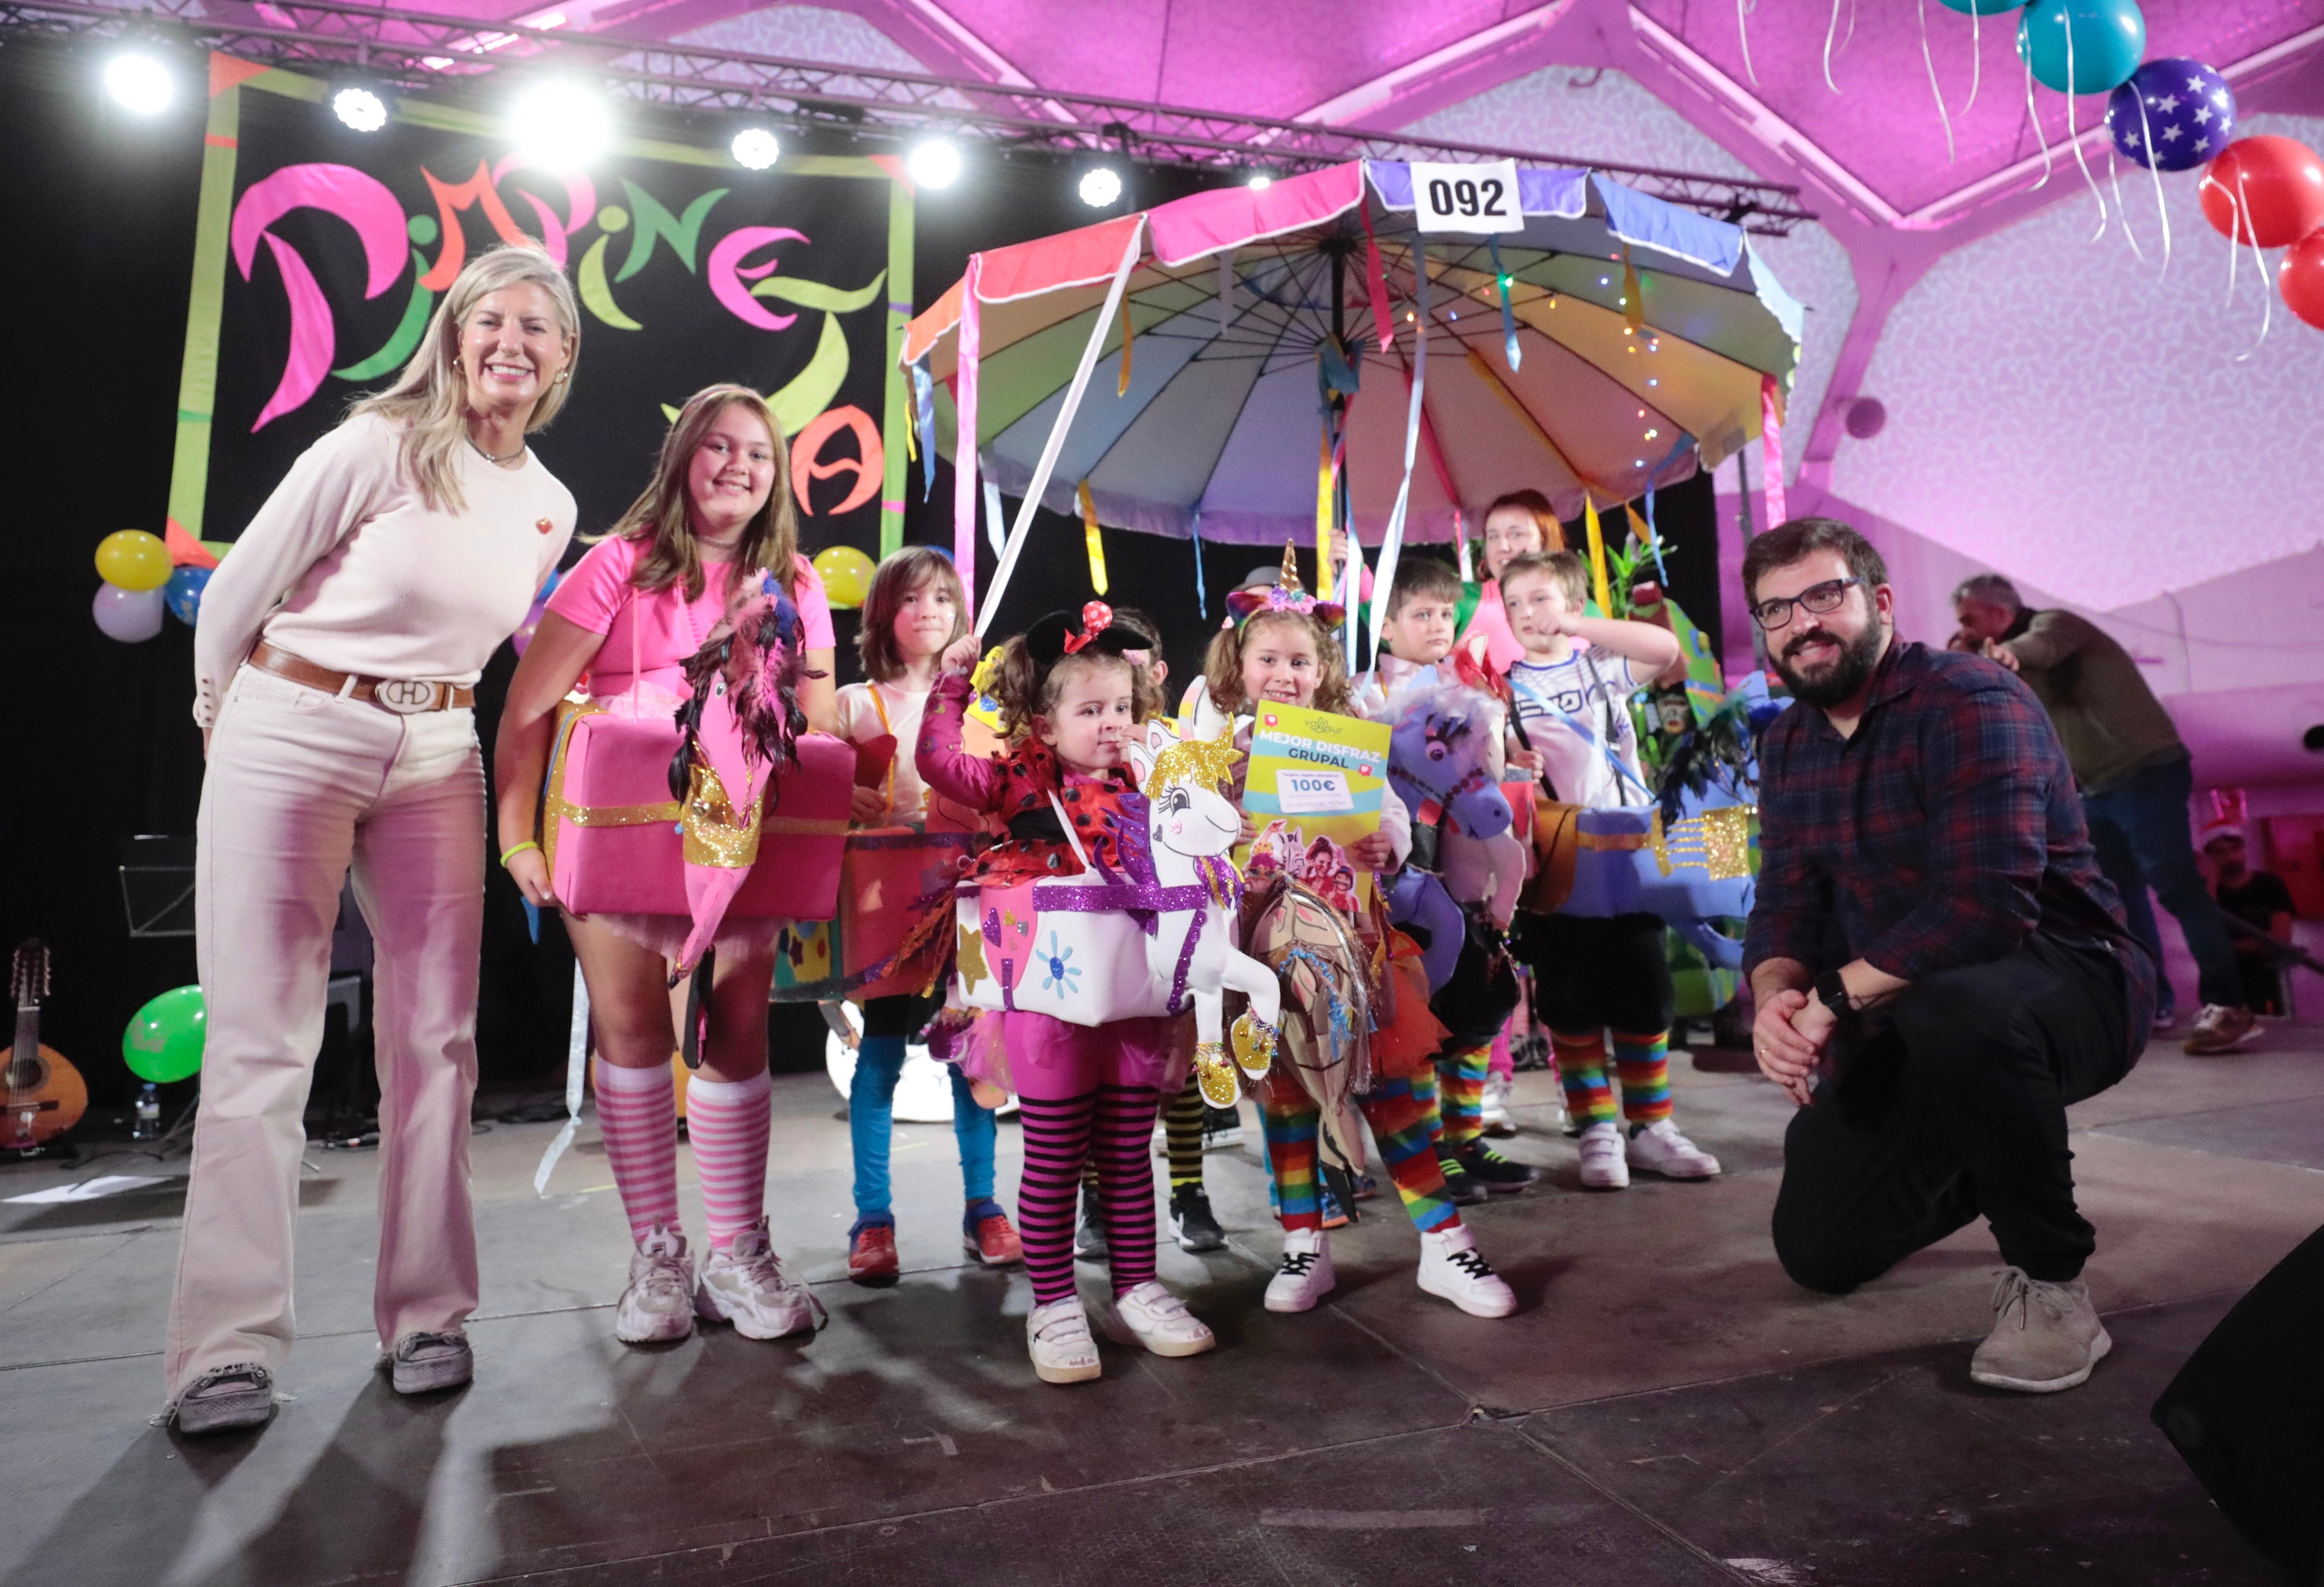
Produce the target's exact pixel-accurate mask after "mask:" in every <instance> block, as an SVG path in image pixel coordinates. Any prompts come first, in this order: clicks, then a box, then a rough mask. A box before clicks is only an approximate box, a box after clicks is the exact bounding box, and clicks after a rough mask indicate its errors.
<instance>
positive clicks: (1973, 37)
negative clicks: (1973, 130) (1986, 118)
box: [1960, 5, 1985, 116]
mask: <svg viewBox="0 0 2324 1587" xmlns="http://www.w3.org/2000/svg"><path fill="white" fill-rule="evenodd" d="M1984 76H1985V12H1984V10H1983V9H1982V8H1981V7H1978V6H1975V5H1972V6H1970V7H1969V102H1968V103H1967V104H1965V105H1963V106H1961V107H1960V113H1961V114H1962V115H1964V116H1966V115H1968V114H1969V110H1970V109H1971V107H1972V106H1975V105H1976V104H1977V85H1978V81H1979V80H1980V79H1981V78H1983V77H1984Z"/></svg>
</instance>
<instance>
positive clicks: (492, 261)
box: [347, 243, 581, 512]
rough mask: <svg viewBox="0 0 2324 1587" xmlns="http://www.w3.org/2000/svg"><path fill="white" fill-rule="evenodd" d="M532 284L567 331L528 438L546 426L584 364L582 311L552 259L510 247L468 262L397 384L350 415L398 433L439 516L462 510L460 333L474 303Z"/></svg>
mask: <svg viewBox="0 0 2324 1587" xmlns="http://www.w3.org/2000/svg"><path fill="white" fill-rule="evenodd" d="M527 282H530V283H531V284H532V285H534V286H537V287H539V289H540V290H541V291H544V292H546V293H548V294H549V306H550V307H551V308H552V309H555V310H556V311H557V322H558V329H560V330H562V331H563V332H564V333H565V347H566V355H565V367H564V368H563V369H561V370H559V371H558V374H557V377H556V378H555V379H553V380H551V381H550V382H549V387H548V390H546V391H544V392H541V394H540V400H539V401H536V402H535V403H534V404H533V405H532V413H531V415H530V417H529V418H528V419H526V420H525V422H524V429H525V433H526V434H527V435H530V434H531V433H532V432H533V431H534V430H537V429H541V428H543V427H544V426H546V425H547V424H548V423H549V420H552V419H554V418H556V417H557V412H558V409H560V408H562V407H564V406H565V398H566V394H567V392H570V391H572V389H573V371H574V369H575V368H576V366H577V365H578V364H579V363H580V361H581V307H580V305H579V304H578V303H576V302H575V301H574V300H573V287H572V284H571V283H570V282H568V281H567V280H566V279H565V272H563V271H561V270H559V269H558V268H557V261H555V260H554V259H551V258H550V257H549V255H548V254H547V253H546V252H544V251H543V250H541V249H539V248H538V247H534V246H531V245H518V244H513V243H512V244H509V245H506V246H503V247H498V248H494V249H492V250H491V251H489V252H487V253H484V254H478V255H476V257H475V258H474V259H471V260H470V261H468V263H467V266H466V268H465V269H464V270H462V271H461V272H460V274H459V277H458V279H457V280H455V281H453V282H452V290H451V291H448V292H447V293H445V294H444V300H443V301H442V302H441V303H438V305H437V306H436V313H435V315H434V316H433V317H432V318H430V319H429V321H428V333H427V335H425V336H423V337H420V350H419V351H418V352H416V353H414V354H412V355H411V362H410V363H409V364H405V365H404V366H403V373H402V374H399V375H397V376H396V377H395V383H394V384H393V385H392V386H390V387H388V388H387V390H385V391H383V392H377V393H375V394H374V395H372V396H368V397H364V398H362V399H360V400H359V401H356V403H355V406H353V407H352V408H350V409H348V410H347V417H348V418H350V419H352V418H354V417H355V415H357V414H360V413H376V414H379V415H380V416H381V417H382V418H384V419H387V420H392V421H393V422H394V423H396V424H399V425H401V426H402V427H403V466H405V467H406V468H408V469H409V470H410V473H411V478H412V483H414V484H417V485H418V486H419V487H420V498H421V500H423V501H425V502H426V503H428V505H429V507H431V508H433V509H435V510H436V511H438V512H465V511H466V510H467V505H468V503H467V501H466V498H465V497H464V496H462V495H461V494H460V453H461V450H462V448H464V447H466V446H467V445H468V444H469V441H468V379H467V375H466V374H465V373H464V372H463V371H462V370H461V368H460V333H461V332H462V331H463V330H464V329H466V327H467V323H468V316H469V315H470V314H471V313H472V312H474V311H475V307H476V305H477V304H478V303H480V302H482V301H483V300H484V299H486V298H488V297H490V296H491V295H492V294H493V293H494V292H497V291H502V290H503V289H505V288H508V287H513V286H521V285H524V284H525V283H527Z"/></svg>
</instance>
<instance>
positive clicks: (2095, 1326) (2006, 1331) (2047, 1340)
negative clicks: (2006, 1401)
mask: <svg viewBox="0 0 2324 1587" xmlns="http://www.w3.org/2000/svg"><path fill="white" fill-rule="evenodd" d="M1993 1311H1994V1318H1993V1332H1992V1333H1988V1334H1987V1335H1986V1339H1985V1342H1984V1343H1983V1344H1980V1345H1978V1347H1977V1354H1976V1355H1974V1356H1972V1357H1971V1358H1969V1377H1970V1378H1971V1379H1974V1380H1976V1381H1977V1382H1979V1383H1982V1384H1984V1385H1985V1386H1986V1387H1987V1388H1988V1389H2015V1390H2016V1391H2017V1392H2018V1393H2020V1394H2055V1393H2057V1392H2058V1391H2059V1390H2060V1389H2071V1388H2073V1387H2074V1386H2075V1385H2076V1384H2078V1383H2080V1382H2081V1381H2082V1380H2083V1379H2086V1378H2088V1377H2089V1375H2090V1369H2091V1368H2092V1367H2095V1366H2097V1365H2098V1362H2099V1361H2103V1360H2105V1359H2106V1353H2107V1352H2108V1351H2110V1350H2112V1349H2113V1348H2114V1341H2113V1340H2112V1339H2109V1338H2108V1337H2107V1331H2106V1326H2105V1324H2101V1323H2100V1322H2099V1321H2098V1309H2097V1308H2096V1307H2094V1306H2091V1305H2090V1290H2089V1285H2087V1284H2085V1283H2083V1282H2082V1281H2081V1280H2080V1278H2077V1279H2075V1280H2074V1281H2073V1282H2071V1283H2070V1284H2050V1283H2045V1282H2044V1281H2043V1280H2042V1279H2039V1278H2027V1277H2026V1276H2025V1275H2024V1273H2023V1272H2022V1271H2020V1270H2019V1269H2015V1268H2004V1269H2002V1270H2001V1282H2000V1283H1999V1284H1997V1285H1996V1286H1995V1287H1994V1290H1993Z"/></svg>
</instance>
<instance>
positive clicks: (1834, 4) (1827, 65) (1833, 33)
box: [1823, 0, 1853, 94]
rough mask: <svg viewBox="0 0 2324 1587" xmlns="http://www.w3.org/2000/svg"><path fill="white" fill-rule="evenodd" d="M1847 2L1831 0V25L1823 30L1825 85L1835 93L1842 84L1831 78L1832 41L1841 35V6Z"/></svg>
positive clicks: (1845, 0)
mask: <svg viewBox="0 0 2324 1587" xmlns="http://www.w3.org/2000/svg"><path fill="white" fill-rule="evenodd" d="M1847 3H1848V0H1831V26H1829V27H1827V28H1825V29H1824V31H1823V86H1824V87H1825V88H1830V89H1831V91H1832V92H1833V93H1835V94H1837V93H1839V92H1840V85H1839V84H1838V83H1836V82H1833V81H1832V80H1831V42H1832V41H1833V40H1834V39H1836V38H1838V37H1839V36H1840V7H1841V6H1842V5H1846V4H1847ZM1850 31H1851V32H1852V31H1853V29H1851V30H1850Z"/></svg>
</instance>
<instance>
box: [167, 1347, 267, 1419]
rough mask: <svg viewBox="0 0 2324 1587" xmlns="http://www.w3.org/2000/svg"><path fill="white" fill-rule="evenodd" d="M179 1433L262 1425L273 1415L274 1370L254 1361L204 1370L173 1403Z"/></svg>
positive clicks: (172, 1410)
mask: <svg viewBox="0 0 2324 1587" xmlns="http://www.w3.org/2000/svg"><path fill="white" fill-rule="evenodd" d="M170 1413H171V1419H173V1420H174V1421H175V1422H176V1423H177V1426H178V1431H179V1432H180V1433H226V1432H230V1431H232V1430H233V1429H235V1428H236V1427H263V1426H265V1425H266V1422H267V1419H268V1418H269V1417H271V1416H273V1415H274V1374H273V1373H272V1372H270V1371H268V1370H266V1369H265V1368H264V1367H262V1366H260V1365H259V1364H258V1363H257V1362H255V1361H236V1362H235V1364H234V1365H232V1366H230V1367H220V1368H219V1369H218V1370H217V1371H215V1372H204V1373H203V1374H202V1375H201V1376H200V1377H198V1378H197V1379H194V1382H193V1387H192V1388H190V1389H187V1390H186V1391H185V1392H184V1393H183V1394H181V1395H180V1396H178V1402H177V1404H175V1405H173V1406H171V1407H170Z"/></svg>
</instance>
